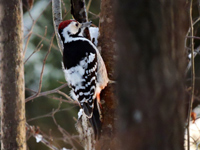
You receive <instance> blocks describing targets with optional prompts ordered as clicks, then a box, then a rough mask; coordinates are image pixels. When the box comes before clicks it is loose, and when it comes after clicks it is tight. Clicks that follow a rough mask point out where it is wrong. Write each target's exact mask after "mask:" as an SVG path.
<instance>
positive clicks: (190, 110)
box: [187, 0, 195, 150]
mask: <svg viewBox="0 0 200 150" xmlns="http://www.w3.org/2000/svg"><path fill="white" fill-rule="evenodd" d="M192 4H193V0H191V1H190V26H191V27H190V28H191V31H190V34H191V37H193V36H194V29H193V19H192ZM191 62H192V85H191V86H192V89H191V99H190V104H189V109H188V124H187V145H188V147H187V149H188V150H190V129H189V127H190V119H191V112H192V105H193V101H194V86H195V68H194V38H191Z"/></svg>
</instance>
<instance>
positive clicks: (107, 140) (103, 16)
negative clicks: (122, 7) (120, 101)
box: [95, 0, 118, 150]
mask: <svg viewBox="0 0 200 150" xmlns="http://www.w3.org/2000/svg"><path fill="white" fill-rule="evenodd" d="M114 2H115V0H102V1H101V13H100V20H99V22H100V25H99V27H100V37H99V41H98V43H99V44H98V49H99V50H100V51H101V55H102V57H103V60H104V62H105V64H106V68H107V71H108V77H109V79H111V80H114V67H115V66H114V64H115V59H114V58H115V55H116V51H115V47H114V45H115V19H114ZM101 100H102V101H105V103H104V104H102V107H103V108H102V113H103V125H102V133H101V138H100V140H99V141H97V142H96V146H95V147H96V150H106V149H113V150H115V149H117V143H118V142H117V139H116V134H115V131H116V126H115V119H116V115H115V111H116V105H117V100H116V98H115V96H114V84H109V85H108V86H107V87H106V88H105V90H103V91H102V94H101Z"/></svg>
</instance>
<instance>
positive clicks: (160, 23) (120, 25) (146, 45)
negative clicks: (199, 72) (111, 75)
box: [116, 0, 188, 150]
mask: <svg viewBox="0 0 200 150" xmlns="http://www.w3.org/2000/svg"><path fill="white" fill-rule="evenodd" d="M186 10H187V9H186V7H185V1H183V0H176V1H175V0H167V1H163V0H134V1H133V0H127V1H126V2H125V1H121V0H118V7H117V11H116V17H117V18H118V21H117V47H118V50H119V61H118V71H117V73H118V86H117V93H118V96H119V106H118V110H119V119H118V121H117V122H118V125H119V136H118V137H119V139H120V141H121V147H120V149H123V150H183V149H184V148H183V135H184V85H183V84H184V70H185V60H186V59H185V58H184V37H185V33H186V29H187V24H188V22H187V20H186V17H187V11H186Z"/></svg>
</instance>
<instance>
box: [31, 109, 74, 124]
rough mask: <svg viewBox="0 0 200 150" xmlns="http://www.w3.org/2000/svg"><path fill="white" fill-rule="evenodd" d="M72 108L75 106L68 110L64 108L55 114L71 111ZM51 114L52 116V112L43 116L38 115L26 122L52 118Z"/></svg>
mask: <svg viewBox="0 0 200 150" xmlns="http://www.w3.org/2000/svg"><path fill="white" fill-rule="evenodd" d="M74 107H75V106H72V107H69V108H65V109H61V110H58V111H57V112H62V111H67V110H71V109H72V108H74ZM52 114H53V112H50V113H47V114H44V115H40V116H37V117H34V118H31V119H28V120H27V122H30V121H34V120H37V119H41V118H46V117H52Z"/></svg>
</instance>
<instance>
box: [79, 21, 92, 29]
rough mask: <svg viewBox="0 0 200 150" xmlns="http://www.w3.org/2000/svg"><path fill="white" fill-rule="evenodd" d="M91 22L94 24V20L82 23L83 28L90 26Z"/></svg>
mask: <svg viewBox="0 0 200 150" xmlns="http://www.w3.org/2000/svg"><path fill="white" fill-rule="evenodd" d="M91 24H92V21H90V22H84V23H81V28H85V27H89V26H90V25H91Z"/></svg>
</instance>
